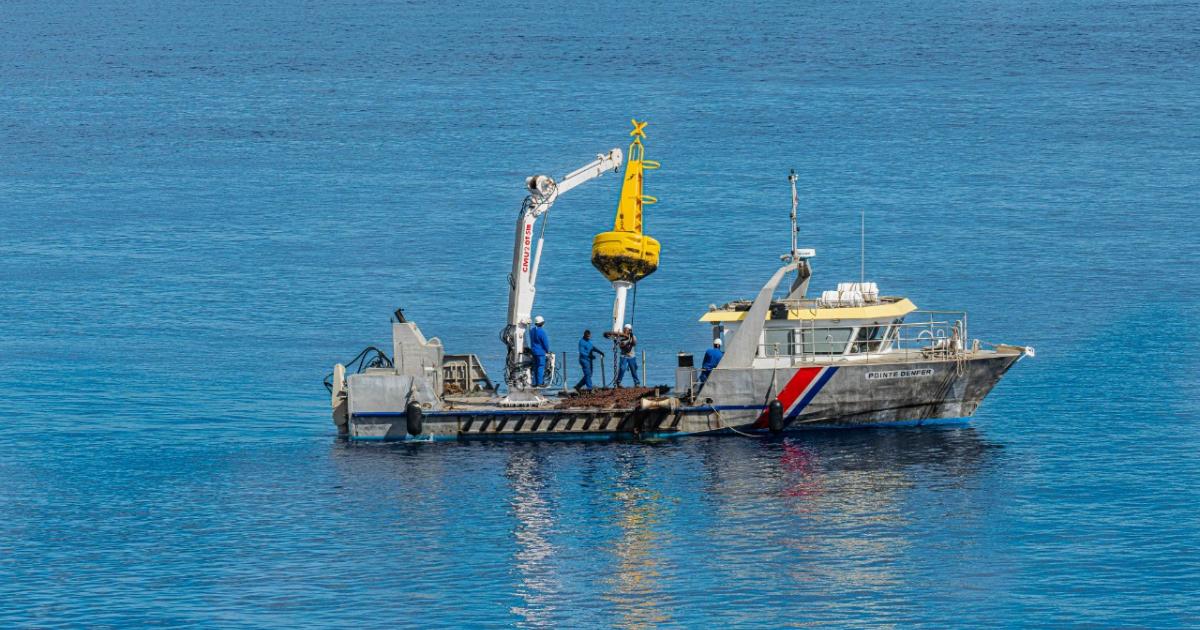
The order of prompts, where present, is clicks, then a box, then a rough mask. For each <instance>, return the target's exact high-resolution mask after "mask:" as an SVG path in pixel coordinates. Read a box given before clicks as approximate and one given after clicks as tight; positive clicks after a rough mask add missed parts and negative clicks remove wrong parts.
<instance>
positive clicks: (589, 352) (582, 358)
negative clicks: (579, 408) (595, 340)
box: [575, 330, 604, 391]
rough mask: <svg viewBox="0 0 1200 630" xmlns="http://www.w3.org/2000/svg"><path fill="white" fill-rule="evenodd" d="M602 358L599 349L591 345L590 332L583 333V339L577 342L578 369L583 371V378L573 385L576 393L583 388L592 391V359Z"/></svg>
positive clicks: (602, 354)
mask: <svg viewBox="0 0 1200 630" xmlns="http://www.w3.org/2000/svg"><path fill="white" fill-rule="evenodd" d="M597 354H598V355H600V356H604V353H603V352H601V351H600V349H599V348H597V347H596V346H594V345H592V331H590V330H585V331H583V339H580V340H579V367H580V369H582V370H583V378H581V379H579V382H578V383H575V389H576V391H579V390H582V389H583V388H585V387H586V388H588V389H592V359H594V358H595V356H596V355H597Z"/></svg>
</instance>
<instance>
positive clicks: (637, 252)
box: [592, 119, 661, 332]
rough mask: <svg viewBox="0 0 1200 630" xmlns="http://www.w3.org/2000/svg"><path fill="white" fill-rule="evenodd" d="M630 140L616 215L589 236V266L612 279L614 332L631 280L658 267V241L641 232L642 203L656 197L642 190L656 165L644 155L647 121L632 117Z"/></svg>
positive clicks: (620, 325) (620, 321) (622, 315)
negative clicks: (646, 174) (608, 226)
mask: <svg viewBox="0 0 1200 630" xmlns="http://www.w3.org/2000/svg"><path fill="white" fill-rule="evenodd" d="M630 122H632V123H633V131H630V132H629V135H630V136H633V142H631V143H630V144H629V159H628V161H627V162H626V163H625V181H624V182H623V183H622V184H621V197H620V199H619V200H618V201H617V217H616V220H615V221H614V222H613V229H612V231H611V232H601V233H600V234H597V235H596V237H595V238H594V239H592V266H593V267H595V268H596V269H597V270H598V271H599V272H600V273H602V274H604V277H605V278H607V279H608V280H609V282H612V285H613V289H614V290H615V291H616V294H617V295H616V299H615V300H614V301H613V322H612V330H613V332H618V331H620V330H621V328H623V326H624V323H625V300H626V297H627V296H628V294H629V289H630V288H632V287H633V285H634V283H636V282H637V281H638V280H641V279H642V278H645V277H646V276H648V275H650V274H652V273H654V271H655V270H656V269H658V254H659V250H660V249H661V247H660V245H659V243H658V241H656V240H654V239H653V238H651V237H649V236H646V235H645V234H643V233H642V210H643V208H644V206H647V205H650V204H654V203H658V199H655V198H654V197H651V196H649V195H646V194H643V190H642V189H643V183H644V181H643V180H644V172H645V171H652V170H655V169H657V168H658V167H659V163H658V162H655V161H653V160H647V159H644V158H645V152H646V149H645V147H644V146H643V145H642V139H643V138H645V137H646V124H647V123H646V121H642V122H638V121H637V120H636V119H634V120H631V121H630Z"/></svg>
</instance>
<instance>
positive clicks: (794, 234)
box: [788, 168, 800, 260]
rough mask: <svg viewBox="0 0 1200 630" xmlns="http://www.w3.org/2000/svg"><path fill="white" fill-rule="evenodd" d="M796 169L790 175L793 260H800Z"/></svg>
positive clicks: (798, 199)
mask: <svg viewBox="0 0 1200 630" xmlns="http://www.w3.org/2000/svg"><path fill="white" fill-rule="evenodd" d="M797 179H798V178H797V177H796V169H794V168H793V169H791V173H789V174H788V181H789V182H791V184H792V251H791V255H792V260H796V259H797V258H798V256H797V253H798V252H797V251H796V237H797V235H798V234H799V233H800V227H799V226H798V225H797V224H796V206H797V205H799V203H800V197H799V196H797V195H796V180H797Z"/></svg>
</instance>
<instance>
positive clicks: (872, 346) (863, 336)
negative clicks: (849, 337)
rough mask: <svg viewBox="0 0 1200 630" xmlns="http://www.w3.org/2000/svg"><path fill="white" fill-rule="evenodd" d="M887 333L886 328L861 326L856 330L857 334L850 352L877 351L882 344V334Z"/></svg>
mask: <svg viewBox="0 0 1200 630" xmlns="http://www.w3.org/2000/svg"><path fill="white" fill-rule="evenodd" d="M885 331H887V326H863V327H862V328H859V329H858V334H857V335H855V337H854V345H853V346H852V347H851V348H850V351H851V352H875V351H877V350H879V347H880V345H881V344H882V343H883V333H884V332H885Z"/></svg>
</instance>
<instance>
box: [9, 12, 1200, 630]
mask: <svg viewBox="0 0 1200 630" xmlns="http://www.w3.org/2000/svg"><path fill="white" fill-rule="evenodd" d="M1198 111H1200V3H1197V2H1194V1H1184V2H1152V1H1102V0H1098V1H1094V2H1081V1H1078V0H1059V1H1053V2H1051V1H1046V2H1014V1H1010V0H991V1H987V2H983V1H978V0H965V1H962V2H928V1H904V0H901V1H893V2H841V1H823V0H820V1H815V2H795V3H763V4H757V5H755V4H744V5H742V4H732V3H725V2H712V1H710V0H696V1H694V2H689V3H666V4H661V5H660V4H656V3H628V2H607V3H602V4H583V3H567V2H564V3H558V2H550V3H534V4H515V3H511V2H507V1H497V2H490V3H480V4H469V3H468V4H458V3H453V2H439V3H433V2H429V3H425V2H362V1H356V0H339V1H331V2H253V3H248V2H233V1H230V0H212V1H209V2H178V1H166V2H150V1H146V0H133V1H130V2H121V3H108V2H104V3H91V2H78V1H76V0H63V1H61V2H52V3H47V2H35V1H32V0H8V1H6V2H4V3H3V4H0V392H2V395H3V399H2V400H3V403H4V404H3V409H4V411H3V422H0V625H2V626H5V627H17V626H38V627H50V626H59V625H68V626H110V627H129V626H142V625H162V626H176V625H187V626H191V625H199V626H225V627H242V626H256V627H265V626H273V627H297V626H341V627H394V626H420V627H437V626H443V627H444V626H457V627H467V626H478V625H485V624H488V625H496V624H499V625H517V626H522V627H542V626H551V627H599V626H615V627H636V628H644V627H656V626H661V627H724V626H746V627H751V626H753V627H779V626H793V625H797V626H808V625H814V626H832V627H846V626H933V627H947V626H949V627H977V626H1034V627H1044V626H1057V625H1066V626H1100V627H1117V626H1119V627H1130V626H1143V627H1156V628H1163V627H1189V626H1190V627H1196V626H1200V455H1198V451H1200V413H1198V412H1197V406H1198V405H1200V359H1198V357H1200V354H1198V353H1197V350H1198V349H1200V346H1198V344H1197V341H1196V339H1197V332H1200V316H1198V315H1197V311H1198V309H1200V290H1198V288H1197V287H1198V286H1200V272H1198V271H1197V266H1196V265H1197V262H1196V261H1197V258H1198V255H1200V246H1198V243H1200V238H1198V236H1197V233H1198V232H1197V231H1198V229H1200V202H1198V200H1200V114H1198V113H1197V112H1198ZM631 117H637V118H638V119H639V120H640V119H643V118H644V119H647V120H649V121H650V124H649V126H648V127H647V133H648V138H647V140H646V147H647V157H648V158H651V159H656V160H660V161H661V162H662V165H663V166H662V169H661V170H659V171H655V172H652V173H650V174H649V175H648V176H647V184H646V187H647V188H646V193H647V194H650V195H654V196H656V197H658V198H659V199H660V203H659V204H658V205H655V206H651V207H649V209H648V211H647V215H646V230H647V232H648V233H649V234H651V235H652V236H654V237H656V238H658V239H659V240H660V241H661V242H662V244H663V252H662V266H661V268H660V269H659V271H658V272H657V273H655V274H654V275H653V276H651V277H649V278H648V279H647V280H645V281H644V282H643V283H641V285H640V286H639V290H638V296H637V306H636V315H635V317H636V322H637V326H638V329H639V331H640V338H641V346H642V347H644V348H645V349H646V350H647V352H648V363H649V365H648V371H649V378H648V380H649V381H651V382H671V381H672V380H673V371H672V366H673V362H674V356H675V353H676V352H678V351H680V350H687V351H694V352H700V351H702V350H703V349H704V347H705V343H706V340H707V339H708V335H709V332H708V330H707V328H706V327H705V326H704V325H703V324H700V323H698V322H697V321H696V320H697V319H698V318H699V317H700V315H701V314H703V312H704V311H705V310H706V309H707V306H708V305H709V304H710V303H718V304H719V303H723V302H726V301H728V300H731V299H735V298H744V297H750V296H752V295H753V293H754V292H755V291H756V290H757V288H758V287H759V286H760V285H761V283H762V282H763V281H765V280H766V278H767V277H768V276H769V275H770V273H771V272H772V271H773V270H774V269H775V268H776V266H777V265H778V255H779V254H782V253H784V252H785V251H786V250H787V247H788V234H787V229H788V228H787V212H788V206H789V202H790V197H789V192H788V188H787V179H786V176H787V173H788V169H790V168H795V169H796V172H797V173H798V174H799V176H800V197H801V203H800V216H801V238H800V240H801V244H802V245H805V246H810V247H814V248H816V249H817V258H816V259H815V260H814V267H815V274H816V275H815V279H814V283H813V289H815V290H821V289H828V288H833V287H834V286H835V285H836V283H837V282H840V281H854V280H858V274H859V263H860V251H859V221H860V213H861V212H865V216H866V234H867V239H866V242H867V247H866V271H867V276H868V279H869V280H874V281H876V282H878V283H879V284H880V287H881V289H882V291H883V292H884V293H885V294H903V295H907V296H909V297H910V298H911V299H912V300H913V301H914V302H916V303H917V304H918V305H919V306H921V307H923V308H938V309H966V310H968V311H969V313H970V327H971V329H970V333H971V336H973V337H980V338H982V339H984V340H987V341H992V342H1006V343H1014V344H1019V345H1030V346H1034V347H1035V348H1036V349H1037V357H1036V358H1032V359H1025V360H1023V361H1021V362H1020V363H1019V364H1018V365H1017V366H1016V367H1015V368H1014V369H1013V370H1012V371H1011V372H1009V374H1008V375H1007V376H1006V377H1005V378H1004V380H1003V381H1002V382H1001V383H1000V385H999V386H998V387H997V388H996V389H995V391H994V392H993V393H992V395H991V396H990V397H989V398H988V399H987V400H986V401H985V402H984V404H983V406H982V407H981V408H980V410H979V412H978V414H977V415H976V416H975V418H974V419H973V420H972V422H971V423H970V424H966V425H958V426H951V427H942V428H929V427H925V428H912V429H880V430H858V431H841V432H837V431H833V432H814V433H807V434H802V435H797V436H792V437H787V438H784V439H764V440H758V439H747V438H739V437H729V438H690V439H685V440H679V441H666V442H655V443H615V444H590V443H589V444H585V443H545V444H539V443H486V444H456V443H450V444H399V445H367V444H361V445H360V444H352V443H347V442H344V441H341V440H339V439H338V438H337V436H336V431H335V428H334V426H333V424H332V423H331V421H330V410H329V397H328V394H327V393H326V391H325V389H324V388H323V387H322V386H321V379H322V378H323V377H324V375H325V374H326V373H327V372H328V371H329V370H330V368H331V366H332V365H333V364H334V363H335V362H338V361H345V360H347V359H349V358H350V357H352V356H353V355H354V353H355V352H357V351H358V350H359V349H360V348H362V347H363V346H365V345H368V344H380V345H384V346H385V347H387V346H386V344H388V342H389V334H390V329H389V325H388V318H389V316H390V314H391V313H392V311H393V310H394V309H395V308H397V307H404V308H405V310H406V313H407V314H408V316H409V317H410V318H411V319H413V320H415V321H417V322H418V323H420V325H421V326H422V329H423V330H424V332H425V333H426V334H428V335H431V336H437V337H439V338H440V339H442V340H443V342H444V343H445V345H446V347H447V349H448V351H451V352H474V353H478V354H479V355H480V356H481V357H483V359H484V361H485V362H486V363H487V365H488V367H489V369H490V370H491V372H492V374H493V376H497V375H498V373H499V370H500V361H501V357H502V353H503V350H504V348H503V346H502V345H501V344H500V342H499V341H498V340H497V334H498V332H499V331H500V329H501V327H502V326H503V324H504V317H505V304H506V299H507V297H506V296H507V293H506V292H507V281H506V276H507V273H508V265H509V261H510V256H511V247H512V230H513V221H514V219H515V217H516V213H517V210H518V208H519V206H520V203H521V199H522V197H523V192H522V191H523V188H522V187H523V180H524V178H525V177H526V176H528V175H532V174H535V173H546V174H549V175H553V176H559V175H562V174H564V173H566V172H568V171H570V170H572V169H574V168H576V167H578V166H581V165H582V164H584V163H585V162H587V161H588V160H590V159H591V158H592V157H593V156H594V155H595V154H597V153H599V152H603V151H607V150H608V149H609V148H612V147H621V148H622V149H624V148H625V146H626V143H627V141H628V134H627V132H628V130H629V119H630V118H631ZM619 181H620V180H619V178H618V177H614V176H606V177H604V178H602V179H600V180H597V181H594V182H591V183H588V184H586V185H584V186H582V187H580V188H578V189H576V190H574V191H571V192H570V194H569V195H564V196H563V198H562V200H561V201H560V202H559V203H558V204H557V205H556V206H555V208H554V210H553V211H552V213H551V221H550V224H549V227H548V230H547V233H546V234H547V241H546V248H545V259H544V261H543V265H542V272H541V278H540V283H539V293H538V303H537V308H536V312H538V313H540V314H543V315H545V317H546V319H547V321H548V324H547V330H548V331H549V332H550V339H551V344H552V347H555V346H557V347H559V348H563V349H567V348H570V346H571V345H572V344H573V343H574V340H575V339H576V335H577V334H578V332H579V331H580V330H581V329H582V328H584V327H590V328H593V329H600V328H601V327H603V325H604V323H605V321H606V320H607V319H608V317H609V314H610V309H611V300H612V290H611V289H610V287H609V286H608V284H607V282H605V281H604V280H603V278H602V277H601V276H600V275H599V274H598V273H597V272H596V271H595V270H594V269H592V267H591V265H590V263H589V248H590V243H591V237H592V235H594V234H595V233H596V232H599V231H602V230H604V229H607V228H608V226H610V225H611V221H612V216H613V211H614V208H615V204H616V197H617V192H618V187H619Z"/></svg>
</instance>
